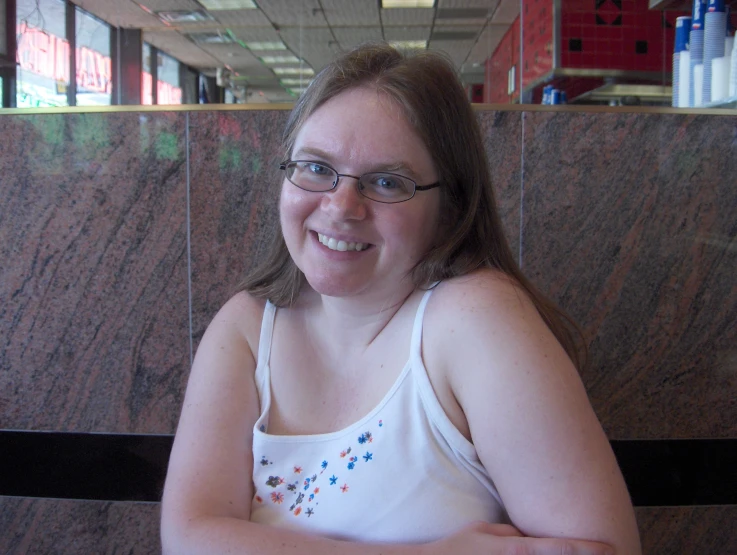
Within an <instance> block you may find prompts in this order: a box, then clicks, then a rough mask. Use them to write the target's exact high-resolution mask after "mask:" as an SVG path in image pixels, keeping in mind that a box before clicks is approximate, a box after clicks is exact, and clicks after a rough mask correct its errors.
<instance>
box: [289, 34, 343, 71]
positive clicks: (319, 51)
mask: <svg viewBox="0 0 737 555" xmlns="http://www.w3.org/2000/svg"><path fill="white" fill-rule="evenodd" d="M281 38H282V40H283V41H284V43H285V44H286V45H287V46H288V47H289V49H290V50H291V51H292V52H294V54H295V55H296V56H297V57H300V58H304V59H305V60H307V61H310V58H313V57H317V58H319V59H322V58H326V57H327V58H328V59H332V57H334V56H335V54H336V53H337V52H338V51H339V45H338V43H337V42H336V41H335V39H334V38H333V35H332V33H331V32H330V29H328V28H327V27H324V28H309V29H300V28H298V27H287V28H285V29H283V30H282V32H281ZM314 69H315V70H317V68H314Z"/></svg>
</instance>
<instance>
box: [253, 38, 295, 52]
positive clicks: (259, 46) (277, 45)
mask: <svg viewBox="0 0 737 555" xmlns="http://www.w3.org/2000/svg"><path fill="white" fill-rule="evenodd" d="M244 44H245V45H246V46H247V47H248V49H249V50H286V49H287V45H286V44H284V43H283V42H282V41H280V40H279V41H276V42H246V43H244Z"/></svg>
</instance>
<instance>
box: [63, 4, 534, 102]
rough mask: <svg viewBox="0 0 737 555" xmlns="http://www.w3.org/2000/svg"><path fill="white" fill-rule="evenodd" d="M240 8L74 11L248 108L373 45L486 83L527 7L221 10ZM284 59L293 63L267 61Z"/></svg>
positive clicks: (287, 93) (282, 96)
mask: <svg viewBox="0 0 737 555" xmlns="http://www.w3.org/2000/svg"><path fill="white" fill-rule="evenodd" d="M233 1H234V0H200V1H196V0H74V3H75V4H77V5H79V6H80V7H81V8H82V9H84V10H86V11H88V12H90V13H92V14H93V15H95V16H97V17H98V18H100V19H102V20H103V21H106V22H108V23H110V24H111V25H113V26H116V27H123V28H135V29H142V30H143V40H144V41H145V42H147V43H149V44H151V45H153V46H155V47H156V48H158V49H159V50H162V51H164V52H166V53H167V54H170V55H171V56H173V57H175V58H176V59H178V60H179V61H181V62H183V63H185V64H187V65H189V66H191V67H193V68H196V69H198V70H199V71H201V72H202V73H205V74H207V75H210V76H216V75H219V76H220V77H221V82H222V83H223V84H224V85H226V86H229V87H232V88H233V89H234V90H235V91H236V92H237V94H238V95H239V96H240V97H241V98H242V99H243V100H244V101H248V102H254V101H263V102H292V101H293V100H294V97H295V95H297V94H298V93H299V88H300V86H301V85H302V86H303V85H306V84H307V82H308V81H309V75H308V74H309V73H310V70H312V71H314V72H317V71H319V70H320V69H321V68H322V67H323V66H324V65H326V64H327V63H329V62H330V61H331V60H332V59H333V58H334V56H335V55H336V54H338V53H339V52H341V51H345V50H348V49H350V48H352V47H354V46H356V45H358V44H361V43H362V42H366V41H371V40H386V41H407V40H413V41H425V42H426V44H427V48H429V49H430V50H440V51H443V52H445V53H447V54H448V55H449V56H450V58H451V59H452V60H453V62H454V63H455V65H456V67H457V68H458V69H459V72H460V74H461V77H462V79H463V80H464V81H465V82H466V83H474V82H481V81H482V80H483V62H484V60H486V59H487V58H489V57H490V56H491V54H492V53H493V52H494V50H495V49H496V47H497V45H498V44H499V42H500V40H501V39H502V37H503V36H504V34H505V33H506V31H507V29H508V28H509V26H510V24H511V23H512V22H513V21H514V19H515V18H516V17H517V15H518V14H519V6H520V0H436V1H435V6H434V7H432V8H382V7H381V0H254V1H253V2H250V3H251V4H253V7H252V8H248V9H232V8H231V9H216V8H217V7H226V6H227V5H228V4H229V3H231V2H233ZM238 1H239V3H240V4H241V5H242V4H245V3H249V2H248V0H246V1H245V2H244V0H238ZM208 6H209V9H208ZM198 19H199V20H198ZM254 42H256V43H258V42H260V43H272V44H265V45H264V44H261V45H258V44H256V45H254V44H252V43H254ZM274 43H276V44H274ZM277 45H279V47H278V48H276V46H277ZM262 48H267V50H262ZM285 56H287V57H291V61H288V60H283V59H282V60H279V59H277V60H269V58H268V57H285ZM218 69H220V71H218ZM284 71H287V72H289V71H292V72H293V73H292V74H287V75H285V74H284V73H283V72H284ZM279 72H282V74H281V75H278V74H277V73H279ZM300 72H301V73H300Z"/></svg>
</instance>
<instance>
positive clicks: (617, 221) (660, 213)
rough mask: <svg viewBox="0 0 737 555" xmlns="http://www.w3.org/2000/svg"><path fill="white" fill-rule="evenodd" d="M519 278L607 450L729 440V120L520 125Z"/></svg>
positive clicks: (733, 158)
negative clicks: (577, 374)
mask: <svg viewBox="0 0 737 555" xmlns="http://www.w3.org/2000/svg"><path fill="white" fill-rule="evenodd" d="M525 118H526V124H525V138H524V201H523V204H524V206H523V212H524V223H523V228H522V243H523V266H524V268H525V270H526V272H527V273H528V275H529V276H530V277H531V278H532V279H533V281H534V282H536V283H537V284H538V285H539V286H540V287H541V288H542V290H543V291H546V292H547V293H549V294H550V295H551V296H552V297H553V298H554V299H555V300H557V301H558V302H559V303H560V304H561V305H562V306H563V307H564V308H565V309H566V310H567V311H568V312H570V314H571V315H572V316H573V317H574V319H575V320H577V321H578V322H579V323H580V325H581V326H582V328H583V330H584V333H585V336H586V339H587V340H588V341H589V343H590V365H589V367H588V369H587V370H586V371H585V372H584V373H583V379H584V382H585V385H586V387H587V390H588V392H589V395H590V397H591V400H592V403H593V405H594V408H595V410H596V412H597V414H598V416H599V418H600V419H601V420H602V423H603V425H604V428H605V429H606V431H607V433H608V436H609V437H610V439H637V438H707V437H708V438H718V437H725V438H726V437H735V436H737V395H735V393H736V392H737V381H736V376H737V347H736V345H737V326H735V325H734V322H735V321H737V302H735V299H737V280H735V277H734V269H735V267H737V248H735V238H736V237H737V226H735V222H737V192H736V190H735V187H734V184H735V179H734V176H735V175H737V140H735V137H737V116H735V117H718V116H710V115H685V114H684V115H676V114H644V113H639V114H638V113H571V112H531V113H527V114H526V115H525Z"/></svg>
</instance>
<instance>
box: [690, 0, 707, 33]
mask: <svg viewBox="0 0 737 555" xmlns="http://www.w3.org/2000/svg"><path fill="white" fill-rule="evenodd" d="M705 11H706V2H704V1H702V0H694V3H693V12H692V13H691V30H692V31H698V30H702V29H703V28H704V12H705Z"/></svg>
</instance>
